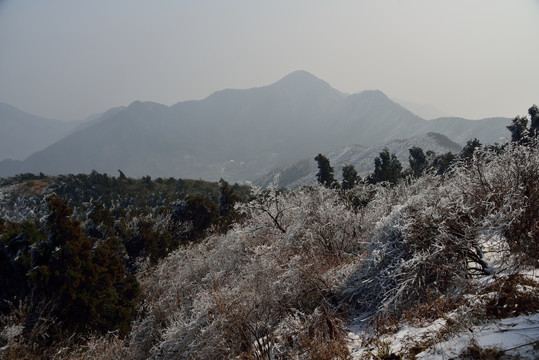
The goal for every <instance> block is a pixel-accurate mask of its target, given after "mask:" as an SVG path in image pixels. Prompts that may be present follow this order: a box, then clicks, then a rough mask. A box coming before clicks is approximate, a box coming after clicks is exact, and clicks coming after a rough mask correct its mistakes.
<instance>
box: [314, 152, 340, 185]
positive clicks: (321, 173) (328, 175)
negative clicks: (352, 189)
mask: <svg viewBox="0 0 539 360" xmlns="http://www.w3.org/2000/svg"><path fill="white" fill-rule="evenodd" d="M314 160H316V162H317V163H318V174H316V178H317V179H318V182H319V183H320V184H322V185H324V186H325V187H327V188H332V187H335V184H336V181H335V178H334V176H333V168H332V167H331V165H330V164H329V160H328V158H326V157H325V156H324V155H322V154H318V155H317V156H316V157H315V158H314Z"/></svg>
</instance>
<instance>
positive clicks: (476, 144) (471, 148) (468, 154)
mask: <svg viewBox="0 0 539 360" xmlns="http://www.w3.org/2000/svg"><path fill="white" fill-rule="evenodd" d="M481 146H482V145H481V142H480V141H479V140H478V139H475V138H474V139H471V140H468V142H467V143H466V145H464V147H463V148H462V151H461V152H460V154H459V158H460V159H461V160H464V161H465V162H467V163H469V162H470V161H471V160H472V158H473V154H474V152H475V150H476V149H478V148H481Z"/></svg>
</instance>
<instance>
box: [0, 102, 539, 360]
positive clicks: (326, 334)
mask: <svg viewBox="0 0 539 360" xmlns="http://www.w3.org/2000/svg"><path fill="white" fill-rule="evenodd" d="M508 130H509V132H510V134H511V141H510V142H508V143H506V144H502V145H497V144H496V145H489V146H486V145H482V144H481V143H480V142H479V141H478V140H476V139H471V140H470V141H468V143H467V144H466V146H465V147H464V149H463V150H462V151H461V153H459V154H451V153H447V154H434V153H429V152H426V153H424V152H423V150H422V149H420V148H412V149H410V157H409V164H408V165H409V166H408V167H407V168H406V169H404V167H403V164H400V163H399V162H398V160H397V159H396V158H395V157H394V155H393V154H390V153H389V152H388V151H387V150H384V151H383V152H381V153H380V155H379V157H377V158H376V159H375V162H374V171H373V172H372V173H371V174H370V175H369V176H367V177H366V178H365V179H362V178H360V177H359V176H358V175H357V172H356V171H355V170H354V168H353V167H351V166H345V167H344V168H343V176H342V178H343V181H342V182H340V183H339V182H337V181H336V180H335V176H334V174H333V169H332V167H331V164H330V163H329V161H327V158H325V157H324V156H323V155H322V154H318V155H317V156H316V161H317V162H318V166H319V173H318V176H317V178H318V181H319V185H317V186H308V187H307V186H306V187H303V188H301V189H298V190H293V191H292V190H286V189H281V188H280V187H279V182H278V175H276V177H275V181H274V182H273V184H272V185H271V186H269V187H268V188H265V189H264V188H259V187H256V186H251V187H250V188H248V187H246V186H239V185H230V184H228V183H227V182H225V181H224V180H222V181H220V182H219V183H208V182H203V181H195V180H177V179H173V178H169V179H160V178H159V179H155V180H153V179H151V178H150V177H144V178H142V179H132V178H127V177H126V176H125V175H124V174H123V173H122V172H121V171H120V172H119V173H120V175H119V176H118V177H111V176H108V175H106V174H99V173H97V172H92V173H91V174H89V175H65V176H57V177H47V176H45V175H42V174H41V175H31V174H23V175H19V176H16V177H12V178H7V179H2V180H0V185H1V189H2V190H1V193H0V203H1V208H0V211H1V213H0V218H1V219H0V272H1V273H2V278H1V280H0V281H1V282H2V283H1V284H0V291H1V293H0V311H1V315H0V356H1V357H2V358H6V359H23V358H24V359H34V358H35V359H37V358H51V359H52V358H58V359H92V358H99V359H115V358H129V359H147V358H154V359H178V358H181V359H216V358H239V359H289V358H290V359H292V358H301V359H350V358H355V357H364V358H375V359H390V358H416V357H421V354H423V355H425V354H427V355H425V356H427V358H428V352H429V351H431V350H432V349H433V347H434V346H435V345H436V344H438V343H441V342H443V341H445V340H448V339H450V338H451V336H453V335H455V334H457V333H458V332H460V331H463V330H466V329H470V328H472V327H473V326H475V325H478V324H484V323H488V322H489V321H494V319H505V318H512V317H518V316H531V315H534V314H537V310H538V306H539V305H538V304H539V294H538V291H539V283H538V278H537V274H536V269H537V267H538V266H539V244H538V240H539V182H538V179H539V151H538V150H539V143H538V137H537V133H538V130H539V111H538V110H537V107H536V106H533V107H531V108H530V109H529V111H528V116H525V117H517V118H515V119H514V120H513V122H512V124H511V125H509V126H508ZM440 319H442V320H443V321H442V323H441V324H442V325H440V326H439V327H438V328H436V329H435V331H431V333H430V334H428V336H425V337H422V338H421V339H414V338H410V339H408V340H407V342H405V345H406V346H404V347H402V348H400V349H398V350H396V349H392V348H391V346H390V345H391V342H390V341H389V340H388V341H387V342H384V340H382V339H384V337H388V338H389V336H390V335H391V334H395V333H396V332H397V331H398V330H399V329H400V328H401V327H403V326H404V324H409V325H410V324H411V325H414V326H420V325H421V324H425V323H432V322H434V321H438V320H440ZM361 324H363V325H361ZM360 325H361V326H360ZM352 329H360V330H358V331H357V332H356V333H354V334H356V335H354V336H351V335H350V332H354V331H355V330H354V331H353V330H352ZM357 334H359V335H357ZM358 337H359V338H358ZM352 340H353V341H352ZM358 346H360V347H361V349H362V350H361V351H359V350H358V349H357V347H358ZM519 346H520V345H519ZM519 348H522V349H527V348H531V349H532V350H530V351H531V352H532V353H533V351H536V349H537V339H531V340H530V341H529V343H527V344H524V345H522V346H521V347H519ZM489 351H498V355H499V356H502V355H504V351H505V350H503V349H502V350H500V349H483V348H481V347H480V346H479V345H477V344H475V345H474V344H473V343H471V342H470V344H469V346H468V347H467V348H465V349H464V350H463V352H462V354H464V355H462V356H471V357H472V358H474V357H475V358H478V357H479V356H487V355H488V354H490V355H492V352H489ZM466 354H468V355H466ZM474 354H475V355H474ZM534 354H536V352H535V353H534ZM490 355H489V356H490ZM464 358H466V357H464ZM485 358H488V357H485Z"/></svg>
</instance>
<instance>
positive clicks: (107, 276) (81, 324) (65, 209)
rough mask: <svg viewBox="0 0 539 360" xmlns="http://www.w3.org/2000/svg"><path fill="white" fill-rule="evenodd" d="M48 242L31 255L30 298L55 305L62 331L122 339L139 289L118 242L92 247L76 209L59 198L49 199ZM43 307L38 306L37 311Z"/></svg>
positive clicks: (43, 242)
mask: <svg viewBox="0 0 539 360" xmlns="http://www.w3.org/2000/svg"><path fill="white" fill-rule="evenodd" d="M47 204H48V206H49V209H50V214H49V216H48V217H47V223H46V230H47V233H48V238H47V241H42V242H40V243H38V244H37V245H38V246H36V249H37V250H36V251H34V252H32V254H31V255H32V258H31V261H32V269H31V271H30V272H29V273H28V276H29V280H30V281H29V283H30V286H31V287H32V299H33V301H34V302H35V303H36V304H37V305H39V304H41V303H43V301H45V300H46V301H51V302H52V303H53V304H54V315H56V316H57V317H58V319H59V320H61V321H62V323H63V325H64V327H66V328H67V329H70V330H73V331H76V332H87V331H90V330H98V331H111V330H115V329H118V330H120V332H121V333H122V334H126V333H127V331H128V330H129V324H130V322H131V319H132V312H133V308H134V305H135V304H134V302H135V299H136V297H137V295H138V292H139V290H138V289H139V285H138V282H137V281H136V279H135V278H134V277H133V276H128V275H126V270H125V266H124V264H123V261H122V259H121V258H120V256H119V255H118V252H119V251H120V247H121V246H120V244H119V243H118V241H117V240H115V239H107V240H105V241H103V242H100V243H93V242H92V240H91V239H90V238H89V237H86V236H85V235H84V234H83V232H82V229H81V228H80V223H79V222H78V221H76V220H73V219H72V218H71V215H72V213H73V210H72V209H71V208H70V207H69V206H68V204H67V203H66V202H65V201H64V200H62V199H61V198H60V197H58V196H57V195H52V196H49V197H48V198H47ZM38 307H39V306H38Z"/></svg>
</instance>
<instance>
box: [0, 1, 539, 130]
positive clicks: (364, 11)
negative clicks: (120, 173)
mask: <svg viewBox="0 0 539 360" xmlns="http://www.w3.org/2000/svg"><path fill="white" fill-rule="evenodd" d="M538 24H539V0H445V1H437V0H409V1H403V0H393V1H391V0H350V1H344V0H332V1H329V0H327V1H317V0H296V1H294V0H283V1H281V0H272V1H254V0H244V1H241V0H228V1H223V0H220V1H219V0H215V1H210V0H190V1H186V0H185V1H183V0H182V1H180V0H170V1H165V0H152V1H150V0H114V1H110V0H107V1H103V0H92V1H73V0H47V1H43V0H0V102H5V103H8V104H11V105H14V106H16V107H18V108H20V109H22V110H24V111H27V112H31V113H34V114H37V115H41V116H44V117H50V118H57V119H62V120H71V119H82V118H85V117H86V116H88V115H90V114H93V113H97V112H102V111H105V110H107V109H109V108H110V107H114V106H120V105H128V104H130V103H131V102H132V101H134V100H148V101H155V102H159V103H163V104H166V105H172V104H174V103H176V102H179V101H184V100H191V99H201V98H204V97H206V96H208V95H210V94H211V93H212V92H214V91H216V90H221V89H223V88H240V89H241V88H250V87H256V86H263V85H268V84H270V83H273V82H275V81H277V80H279V79H280V78H282V77H283V76H285V75H286V74H288V73H290V72H292V71H294V70H298V69H303V70H307V71H309V72H311V73H312V74H314V75H315V76H317V77H319V78H321V79H323V80H325V81H327V82H328V83H330V85H331V86H333V87H334V88H336V89H338V90H341V91H343V92H348V93H354V92H358V91H361V90H367V89H380V90H382V91H383V92H384V93H386V94H387V95H388V96H389V97H392V98H398V99H404V100H409V101H413V102H417V103H424V104H431V105H433V106H435V107H437V108H438V109H440V110H442V111H443V112H445V113H448V114H450V115H455V116H463V117H467V118H472V119H474V118H482V117H488V116H507V117H514V116H515V115H524V114H525V113H526V111H527V109H528V108H529V107H530V106H531V105H532V104H534V103H537V104H538V105H539V26H538Z"/></svg>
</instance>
